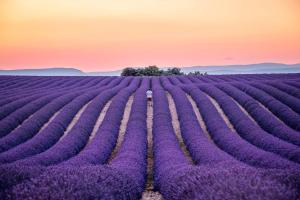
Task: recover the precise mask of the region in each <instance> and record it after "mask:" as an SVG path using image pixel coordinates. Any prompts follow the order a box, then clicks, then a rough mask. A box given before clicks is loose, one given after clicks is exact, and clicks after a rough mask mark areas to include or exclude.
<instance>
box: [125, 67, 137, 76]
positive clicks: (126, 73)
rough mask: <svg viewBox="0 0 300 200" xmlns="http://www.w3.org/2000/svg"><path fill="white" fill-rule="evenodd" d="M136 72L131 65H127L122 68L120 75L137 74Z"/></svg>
mask: <svg viewBox="0 0 300 200" xmlns="http://www.w3.org/2000/svg"><path fill="white" fill-rule="evenodd" d="M137 74H138V72H137V70H136V69H134V68H132V67H127V68H125V69H123V71H122V73H121V76H137Z"/></svg>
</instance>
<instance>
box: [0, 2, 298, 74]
mask: <svg viewBox="0 0 300 200" xmlns="http://www.w3.org/2000/svg"><path fill="white" fill-rule="evenodd" d="M299 24H300V1H299V0H243V1H241V0H110V1H108V0H42V1H41V0H0V69H21V68H41V67H76V68H78V69H81V70H83V71H106V70H114V69H120V68H124V67H128V66H148V65H154V64H156V65H158V66H178V67H181V66H192V65H212V64H218V65H222V64H243V63H244V64H246V63H257V62H283V63H296V62H300V25H299Z"/></svg>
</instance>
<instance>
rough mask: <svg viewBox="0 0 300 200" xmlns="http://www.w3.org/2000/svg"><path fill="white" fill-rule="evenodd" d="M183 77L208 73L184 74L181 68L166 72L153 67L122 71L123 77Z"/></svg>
mask: <svg viewBox="0 0 300 200" xmlns="http://www.w3.org/2000/svg"><path fill="white" fill-rule="evenodd" d="M181 75H207V72H200V71H194V72H189V73H187V74H186V73H184V72H182V71H181V69H180V68H177V67H173V68H168V69H166V70H163V69H159V68H158V67H157V66H155V65H152V66H148V67H145V68H132V67H127V68H124V69H123V70H122V73H121V76H181Z"/></svg>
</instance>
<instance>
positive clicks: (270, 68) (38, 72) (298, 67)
mask: <svg viewBox="0 0 300 200" xmlns="http://www.w3.org/2000/svg"><path fill="white" fill-rule="evenodd" d="M181 70H182V71H183V72H185V73H188V72H193V71H200V72H207V73H208V74H213V75H217V74H264V73H266V74H269V73H300V63H299V64H291V65H287V64H281V63H259V64H249V65H225V66H193V67H182V68H181ZM121 72H122V70H117V71H107V72H83V71H81V70H78V69H75V68H47V69H22V70H0V75H13V76H16V75H19V76H119V75H120V74H121Z"/></svg>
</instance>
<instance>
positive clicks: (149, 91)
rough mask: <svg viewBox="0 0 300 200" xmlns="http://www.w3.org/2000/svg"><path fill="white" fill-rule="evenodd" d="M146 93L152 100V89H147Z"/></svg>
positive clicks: (149, 99)
mask: <svg viewBox="0 0 300 200" xmlns="http://www.w3.org/2000/svg"><path fill="white" fill-rule="evenodd" d="M146 95H147V100H148V101H150V102H151V100H152V90H147V92H146Z"/></svg>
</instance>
